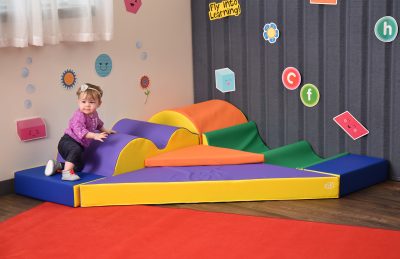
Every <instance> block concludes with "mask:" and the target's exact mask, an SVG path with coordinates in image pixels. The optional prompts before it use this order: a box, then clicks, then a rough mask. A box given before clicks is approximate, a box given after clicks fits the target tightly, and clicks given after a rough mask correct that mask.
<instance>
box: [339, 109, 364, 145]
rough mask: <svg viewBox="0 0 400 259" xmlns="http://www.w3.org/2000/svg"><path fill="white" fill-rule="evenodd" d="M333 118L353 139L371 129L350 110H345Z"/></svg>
mask: <svg viewBox="0 0 400 259" xmlns="http://www.w3.org/2000/svg"><path fill="white" fill-rule="evenodd" d="M333 120H334V121H335V122H336V123H337V124H338V125H339V126H340V127H341V128H342V129H343V130H344V131H345V132H346V133H347V135H349V136H350V137H351V138H352V139H353V140H356V139H358V138H361V137H362V136H365V135H367V134H368V133H369V131H368V130H367V129H366V128H365V127H364V126H363V125H362V124H361V123H360V122H359V121H358V120H357V119H356V118H354V116H353V115H351V113H350V112H348V111H345V112H344V113H342V114H339V115H338V116H336V117H335V118H333Z"/></svg>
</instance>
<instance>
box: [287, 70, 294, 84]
mask: <svg viewBox="0 0 400 259" xmlns="http://www.w3.org/2000/svg"><path fill="white" fill-rule="evenodd" d="M291 77H296V74H295V73H293V72H290V73H289V74H288V75H287V77H286V79H287V81H288V82H289V84H291V85H292V84H293V81H292V80H290V78H291Z"/></svg>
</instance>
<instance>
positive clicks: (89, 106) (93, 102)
mask: <svg viewBox="0 0 400 259" xmlns="http://www.w3.org/2000/svg"><path fill="white" fill-rule="evenodd" d="M100 104H101V102H100V100H99V99H95V98H93V97H92V96H89V95H87V94H85V93H81V94H80V95H79V98H78V105H79V110H80V111H81V112H83V113H84V114H88V115H89V114H92V113H93V112H95V111H96V109H97V108H98V107H99V106H100Z"/></svg>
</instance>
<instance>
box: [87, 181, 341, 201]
mask: <svg viewBox="0 0 400 259" xmlns="http://www.w3.org/2000/svg"><path fill="white" fill-rule="evenodd" d="M80 189H81V206H82V207H91V206H108V205H131V204H167V203H198V202H231V201H257V200H298V199H325V198H338V195H339V177H336V176H329V177H315V178H273V179H272V178H271V179H254V180H229V181H228V180H224V181H192V182H167V183H164V182H143V183H108V184H90V185H86V184H84V185H82V186H81V187H80Z"/></svg>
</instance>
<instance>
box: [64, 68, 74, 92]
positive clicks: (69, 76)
mask: <svg viewBox="0 0 400 259" xmlns="http://www.w3.org/2000/svg"><path fill="white" fill-rule="evenodd" d="M77 80H78V79H77V77H76V73H75V72H74V70H72V69H67V70H65V71H64V72H63V73H62V74H61V85H62V86H63V87H64V88H65V89H72V88H73V87H74V86H75V84H76V82H77Z"/></svg>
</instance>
